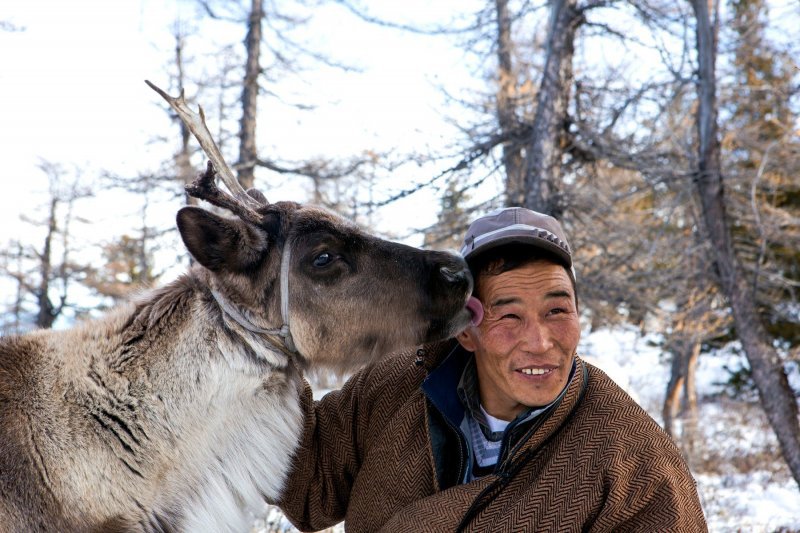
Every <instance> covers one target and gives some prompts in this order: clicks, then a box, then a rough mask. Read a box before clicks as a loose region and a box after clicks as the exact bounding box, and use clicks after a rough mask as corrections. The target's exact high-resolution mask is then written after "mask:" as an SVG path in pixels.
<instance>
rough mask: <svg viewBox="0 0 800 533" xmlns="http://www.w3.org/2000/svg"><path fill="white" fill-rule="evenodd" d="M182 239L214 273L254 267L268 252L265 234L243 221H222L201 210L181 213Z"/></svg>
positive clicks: (199, 260) (194, 208)
mask: <svg viewBox="0 0 800 533" xmlns="http://www.w3.org/2000/svg"><path fill="white" fill-rule="evenodd" d="M177 220H178V231H179V232H180V234H181V239H183V243H184V244H185V245H186V248H187V249H188V250H189V253H191V254H192V257H194V258H195V259H196V260H197V262H198V263H200V264H201V265H203V266H204V267H206V268H207V269H209V270H211V271H213V272H220V271H232V272H241V271H243V270H247V269H248V268H251V267H253V266H254V265H255V264H256V263H257V262H258V261H259V260H260V259H261V258H262V257H263V254H264V252H265V251H266V249H267V235H266V233H265V232H264V231H262V230H260V229H258V228H256V227H254V226H252V225H251V224H248V223H246V222H243V221H242V220H240V219H232V218H223V217H221V216H219V215H215V214H214V213H211V212H209V211H206V210H205V209H202V208H200V207H184V208H182V209H181V210H180V211H178V217H177Z"/></svg>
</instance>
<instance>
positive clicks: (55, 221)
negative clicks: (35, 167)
mask: <svg viewBox="0 0 800 533" xmlns="http://www.w3.org/2000/svg"><path fill="white" fill-rule="evenodd" d="M39 168H40V169H41V170H42V172H44V173H45V174H46V175H47V178H48V183H49V189H48V200H47V207H46V210H45V212H46V214H45V216H44V218H43V219H41V220H35V219H33V218H31V217H28V216H23V217H22V218H23V220H25V221H26V222H28V223H29V224H32V225H34V226H39V227H42V228H43V230H44V232H43V239H42V244H41V246H40V247H36V246H30V245H25V244H23V243H22V242H18V243H17V244H16V246H15V248H16V252H15V253H14V254H13V255H11V256H10V257H8V258H7V260H6V262H5V264H4V265H3V266H4V270H5V274H6V275H7V276H9V277H11V278H12V279H14V280H15V282H16V285H17V294H16V298H15V301H14V303H13V304H12V312H13V314H14V316H15V317H16V319H15V322H16V325H15V329H17V330H19V329H24V326H23V325H22V324H23V323H24V322H27V323H28V324H29V325H31V326H33V327H39V328H50V327H52V325H53V323H54V322H55V321H56V319H57V318H58V317H59V316H61V314H62V313H63V312H64V310H66V309H67V308H69V307H70V306H71V302H70V301H69V289H70V286H71V285H72V283H73V282H74V281H75V280H76V278H78V277H81V276H82V275H83V272H84V270H85V269H84V267H83V266H81V265H78V264H76V263H75V262H73V260H72V253H73V252H74V250H73V247H72V244H71V242H70V237H71V231H72V229H71V225H72V223H73V222H74V221H75V220H76V219H77V218H78V217H77V216H76V215H75V213H74V210H73V208H74V205H75V202H76V201H77V200H79V199H81V198H86V197H88V196H91V194H92V192H91V191H90V190H89V189H87V188H85V187H82V186H81V185H80V184H79V181H78V179H77V178H75V179H72V180H70V179H68V178H67V177H66V176H67V172H66V171H65V170H64V169H63V168H62V167H61V166H60V165H58V164H55V163H52V162H49V161H42V162H41V163H40V165H39ZM9 258H10V259H12V261H8V259H9ZM27 304H32V307H33V310H31V311H29V312H28V313H26V307H27ZM25 314H29V316H30V319H29V320H27V321H26V320H24V319H23V315H25Z"/></svg>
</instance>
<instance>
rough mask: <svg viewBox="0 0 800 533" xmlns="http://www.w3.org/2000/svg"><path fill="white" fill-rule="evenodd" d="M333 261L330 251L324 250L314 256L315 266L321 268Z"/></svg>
mask: <svg viewBox="0 0 800 533" xmlns="http://www.w3.org/2000/svg"><path fill="white" fill-rule="evenodd" d="M331 261H333V255H332V254H330V253H328V252H322V253H321V254H319V255H318V256H317V257H315V258H314V266H315V267H318V268H321V267H324V266H327V265H329V264H330V263H331Z"/></svg>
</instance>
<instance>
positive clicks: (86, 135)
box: [0, 0, 467, 245]
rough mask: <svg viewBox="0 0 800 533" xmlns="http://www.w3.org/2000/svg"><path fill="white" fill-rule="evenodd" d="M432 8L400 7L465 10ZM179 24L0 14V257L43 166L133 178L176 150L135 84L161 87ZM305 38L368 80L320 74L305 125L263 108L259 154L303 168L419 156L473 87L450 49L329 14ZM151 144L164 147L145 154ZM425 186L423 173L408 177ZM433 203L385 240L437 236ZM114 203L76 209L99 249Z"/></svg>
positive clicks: (84, 5) (118, 9)
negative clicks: (447, 109)
mask: <svg viewBox="0 0 800 533" xmlns="http://www.w3.org/2000/svg"><path fill="white" fill-rule="evenodd" d="M388 4H389V6H391V2H388ZM432 5H433V6H434V7H431V6H432ZM432 5H431V4H429V3H428V2H419V6H418V8H419V9H415V8H414V6H413V5H411V4H409V3H408V2H405V3H403V6H402V7H403V12H405V13H414V12H415V11H416V12H417V13H423V14H424V16H425V17H427V18H428V19H429V20H439V21H446V20H448V18H450V17H451V16H452V13H454V12H455V11H454V10H455V9H456V8H455V6H458V5H463V3H461V4H459V2H455V1H447V2H445V1H442V2H437V3H435V4H432ZM434 8H438V9H439V11H438V12H437V11H435V9H434ZM383 9H387V8H383ZM178 13H181V16H182V18H184V19H186V20H189V21H191V20H193V19H194V11H193V6H192V4H191V3H190V2H178V1H176V0H166V1H161V0H125V1H108V0H70V1H68V2H65V1H63V0H4V1H3V2H2V4H0V21H5V22H10V23H11V24H13V25H14V26H16V27H19V28H21V30H22V31H15V32H6V31H0V49H2V50H3V52H2V54H0V146H2V148H0V151H1V152H2V159H3V163H4V174H5V178H4V180H3V182H4V185H5V186H4V189H3V191H2V194H0V245H5V243H6V242H7V241H8V239H9V238H11V237H13V236H15V235H17V234H18V233H19V232H20V231H22V230H23V229H24V228H25V225H24V224H21V223H20V222H19V214H20V213H35V210H36V209H37V208H38V207H41V206H42V205H43V204H44V202H45V201H46V179H45V176H44V174H43V173H42V172H41V171H40V170H39V169H38V162H39V160H40V158H41V159H46V160H48V161H51V162H54V163H59V164H62V165H64V166H65V167H66V168H68V169H69V168H72V167H73V166H76V167H78V168H83V169H85V174H86V175H87V176H88V177H92V176H93V175H96V174H97V173H99V172H100V171H101V170H103V169H107V170H111V171H115V172H119V173H128V174H135V173H136V172H137V171H140V170H141V171H145V170H148V169H153V168H155V166H156V165H157V163H158V162H159V161H160V160H162V159H163V158H164V157H165V156H167V155H168V154H170V153H171V152H172V150H174V148H175V146H176V145H177V142H178V133H177V129H176V128H175V127H174V126H172V125H170V123H169V121H168V120H167V119H166V115H165V113H164V111H163V110H162V108H161V107H160V101H159V97H158V96H157V95H156V94H155V93H154V92H152V91H151V90H150V89H149V88H148V87H147V86H146V85H145V84H144V81H143V80H145V79H150V80H152V81H153V82H155V83H156V84H157V85H160V86H162V87H164V88H166V87H167V84H168V76H167V73H166V70H165V66H166V65H168V64H169V62H170V60H171V57H172V54H173V52H172V47H173V46H174V45H173V41H172V37H171V35H170V28H171V26H172V25H173V23H174V21H175V20H176V17H177V14H178ZM309 31H310V33H311V35H312V37H311V39H312V42H313V43H315V44H318V45H320V46H322V47H323V49H324V51H325V52H327V53H328V54H329V55H331V56H332V57H334V58H337V59H340V60H342V61H344V62H347V63H349V64H353V65H356V66H359V67H361V68H362V69H363V73H361V74H345V73H341V72H332V71H330V70H327V71H326V70H324V69H323V70H322V71H320V72H311V73H309V75H308V76H306V78H305V80H306V81H303V82H295V86H296V87H297V89H298V93H302V95H298V99H300V97H302V98H303V99H307V98H311V99H312V100H313V103H315V104H316V105H317V108H316V109H315V110H314V111H312V112H307V113H302V112H295V111H293V110H290V109H289V108H287V107H286V106H283V107H280V106H277V107H275V106H273V107H270V108H269V112H270V116H269V117H268V118H266V119H265V120H268V121H269V124H270V127H269V128H262V129H260V130H259V132H258V135H259V139H258V140H259V146H260V147H262V148H264V150H265V151H271V152H272V153H280V154H284V155H286V156H288V157H290V158H294V159H297V160H300V159H303V158H306V157H311V156H315V155H319V154H324V155H336V154H342V155H344V154H355V153H358V152H359V151H360V150H361V149H363V148H365V147H371V146H374V147H376V148H379V149H387V148H396V149H399V150H411V149H413V148H417V149H423V148H424V147H425V146H426V145H436V144H437V143H442V142H445V141H446V140H448V139H447V137H450V136H452V135H453V130H452V129H448V128H447V127H446V126H445V125H444V121H443V116H442V111H443V108H444V104H443V101H444V97H443V95H442V93H441V92H440V91H439V89H438V88H437V87H436V86H435V85H436V84H438V83H449V84H450V85H451V86H453V85H456V86H458V85H461V86H463V85H465V84H466V77H467V73H466V70H465V68H464V67H463V66H462V64H461V63H462V61H463V58H464V56H463V52H461V51H459V50H457V49H455V48H454V47H452V45H451V44H450V43H449V42H448V41H447V40H446V39H444V38H432V37H420V36H413V35H410V34H408V33H403V32H398V31H392V30H386V29H382V28H377V27H371V26H369V25H366V24H364V23H363V22H360V21H358V20H356V19H355V18H354V17H352V16H350V15H348V14H347V13H346V12H345V11H343V10H342V9H341V8H337V7H335V6H327V7H325V8H322V9H320V12H319V13H318V15H317V16H316V17H315V22H314V23H313V25H312V27H311V28H310V30H309ZM206 38H207V42H208V43H209V46H213V45H214V43H215V42H220V43H222V42H241V40H242V39H243V38H244V29H243V28H241V29H239V28H233V31H232V33H231V34H230V35H223V34H221V33H220V32H217V33H215V34H214V35H205V34H204V35H203V39H204V40H206ZM459 80H461V81H459ZM302 101H305V100H302ZM212 104H213V102H208V103H207V104H206V107H208V106H209V105H212ZM263 107H264V108H265V107H266V105H264V106H263ZM212 129H213V128H212ZM157 135H162V136H165V138H166V139H167V140H166V141H164V142H163V143H156V144H153V143H152V139H153V138H154V137H155V136H157ZM429 177H430V171H426V172H425V173H423V174H422V175H420V176H415V178H417V179H419V180H425V179H428V178H429ZM409 178H410V176H398V182H397V183H395V184H394V187H396V188H397V189H401V188H403V186H404V183H403V180H408V179H409ZM266 192H267V196H268V198H269V199H270V200H271V201H276V200H284V199H292V200H303V199H304V198H303V197H302V193H301V192H300V191H298V190H297V189H296V188H295V189H294V190H293V189H291V187H290V188H289V189H285V190H281V191H277V192H275V191H266ZM276 194H277V195H280V196H276ZM287 195H288V196H292V195H294V197H287ZM427 201H429V199H428V200H426V199H425V198H424V195H422V196H419V197H417V198H415V199H414V201H413V202H411V203H406V204H405V205H400V206H398V207H396V208H394V213H393V210H392V209H388V210H386V212H385V214H384V215H383V219H384V220H385V223H386V224H388V225H390V226H391V225H392V224H395V223H394V222H392V221H393V220H398V221H400V222H398V223H397V224H401V225H402V223H403V222H402V220H403V218H406V219H408V216H407V214H406V215H405V217H404V216H403V215H402V214H399V215H398V213H400V212H404V213H407V212H408V210H409V209H410V208H417V209H419V208H423V209H422V211H423V212H422V213H421V214H419V215H418V216H417V217H415V220H413V223H414V224H415V225H416V226H417V227H419V226H421V225H422V224H423V223H431V222H433V221H434V213H432V212H430V211H431V210H430V209H429V208H425V206H427V205H428V204H427V203H426V202H427ZM108 203H109V202H108V201H107V200H106V201H105V202H104V203H103V204H102V205H97V204H94V205H92V206H91V207H88V208H84V209H85V210H86V211H90V212H86V213H85V216H87V217H88V218H90V219H92V222H93V224H92V225H91V226H89V228H90V230H91V232H92V233H91V234H90V235H89V236H87V237H86V238H89V239H91V238H93V237H92V235H97V238H98V239H99V238H101V237H100V235H102V234H103V232H104V231H110V230H112V229H113V228H114V227H115V225H116V224H123V225H124V224H125V222H124V221H123V220H124V217H123V216H122V215H123V214H124V213H125V206H120V205H116V206H109V205H107V204H108ZM170 216H171V214H170ZM128 224H130V222H128ZM414 224H411V225H412V226H413V225H414ZM383 229H384V230H386V229H389V230H392V231H397V232H400V233H402V231H403V229H402V228H386V227H385V228H383Z"/></svg>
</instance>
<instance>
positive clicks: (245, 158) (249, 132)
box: [237, 0, 264, 189]
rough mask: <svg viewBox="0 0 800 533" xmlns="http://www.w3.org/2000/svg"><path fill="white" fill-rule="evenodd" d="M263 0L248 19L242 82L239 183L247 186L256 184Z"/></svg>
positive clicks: (252, 9) (255, 1) (255, 2)
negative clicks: (245, 60)
mask: <svg viewBox="0 0 800 533" xmlns="http://www.w3.org/2000/svg"><path fill="white" fill-rule="evenodd" d="M263 15H264V11H263V8H262V0H253V1H252V5H251V8H250V19H249V20H248V23H247V37H246V38H245V46H246V47H247V62H246V64H245V72H244V83H243V85H242V120H241V121H240V123H239V162H238V164H237V169H238V175H237V179H238V180H239V183H240V184H241V185H242V187H244V188H245V189H250V188H251V187H253V184H254V181H255V167H256V159H257V158H258V152H257V151H256V111H257V108H258V77H259V75H260V74H261V63H260V53H261V21H262V19H263Z"/></svg>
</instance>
